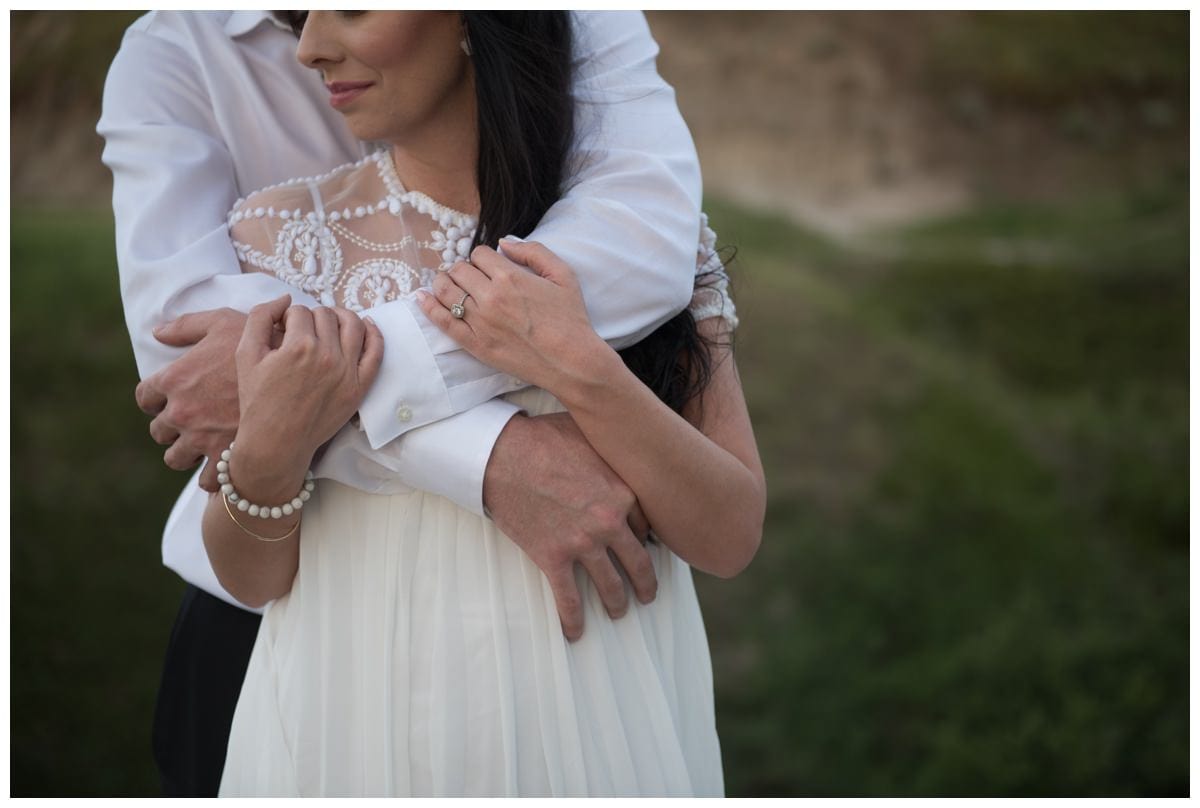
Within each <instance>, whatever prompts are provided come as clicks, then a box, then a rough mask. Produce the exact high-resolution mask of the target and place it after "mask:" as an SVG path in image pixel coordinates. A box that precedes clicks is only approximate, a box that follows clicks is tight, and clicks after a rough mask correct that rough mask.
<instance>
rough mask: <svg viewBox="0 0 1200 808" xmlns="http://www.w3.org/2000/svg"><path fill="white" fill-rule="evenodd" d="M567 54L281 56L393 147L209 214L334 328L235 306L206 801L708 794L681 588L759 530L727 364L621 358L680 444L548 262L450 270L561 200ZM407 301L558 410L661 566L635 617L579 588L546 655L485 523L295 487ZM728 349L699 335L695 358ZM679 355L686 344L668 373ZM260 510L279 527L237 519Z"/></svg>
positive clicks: (474, 40) (715, 776)
mask: <svg viewBox="0 0 1200 808" xmlns="http://www.w3.org/2000/svg"><path fill="white" fill-rule="evenodd" d="M464 18H466V19H468V20H469V22H468V24H467V26H466V27H464V24H463V19H464ZM569 43H570V31H569V26H568V18H567V16H566V15H565V14H556V13H548V12H547V13H536V14H504V13H492V14H471V15H461V16H460V15H458V14H452V13H432V12H420V13H416V12H410V13H399V12H397V13H390V12H368V13H334V12H316V13H313V14H312V15H311V16H310V17H309V19H308V21H307V23H306V24H305V26H304V30H303V34H302V38H301V43H300V49H299V57H300V58H301V60H302V61H304V62H305V63H306V64H308V65H309V66H310V67H313V68H315V69H318V70H321V71H322V72H323V73H324V77H325V80H326V83H327V84H328V85H329V87H330V89H331V92H332V96H331V103H333V104H334V105H335V106H336V107H337V108H339V109H340V110H341V111H342V112H343V113H344V114H345V115H346V119H347V122H348V124H349V125H350V127H351V129H352V130H353V131H354V133H355V134H356V135H357V136H358V137H360V138H362V139H364V140H381V141H387V142H389V143H390V144H391V149H390V150H388V151H386V152H382V153H380V154H378V155H373V156H372V157H370V158H367V159H366V160H364V161H361V162H360V163H357V164H354V165H351V166H346V167H343V168H341V169H337V170H335V171H333V172H331V173H330V174H328V175H325V176H323V177H319V178H311V179H308V180H302V181H296V182H292V183H285V184H283V185H281V186H278V187H275V188H272V189H267V190H266V191H263V192H260V193H258V194H255V195H252V196H251V198H250V199H248V200H247V201H246V202H245V203H243V204H241V205H239V206H238V208H237V209H236V210H235V212H234V213H233V214H232V216H231V231H232V234H233V237H234V239H235V243H236V245H237V249H238V253H239V256H240V257H241V258H242V260H243V263H244V267H245V268H246V269H247V270H251V271H268V272H273V273H275V274H278V275H279V276H280V277H283V278H284V279H285V280H288V281H290V282H292V283H294V284H295V285H296V286H297V287H298V288H301V289H304V290H306V291H309V292H311V293H313V294H314V295H315V296H318V297H319V298H320V299H321V300H322V302H324V303H326V304H327V306H329V307H327V308H322V309H317V310H314V311H312V312H308V311H307V310H305V309H302V308H298V307H293V308H288V307H287V300H286V299H281V300H279V301H276V302H275V303H273V304H268V305H267V306H264V307H259V308H258V309H256V310H255V311H254V312H252V314H251V317H250V318H249V320H248V323H247V327H246V333H245V335H244V337H243V340H242V345H241V346H240V348H239V351H238V357H237V360H238V375H239V399H240V402H241V408H242V413H241V422H240V426H239V431H238V437H237V440H236V441H235V447H231V451H230V453H229V455H228V459H227V462H226V465H225V467H224V469H223V473H224V475H225V476H224V479H223V482H224V483H225V485H226V486H227V488H226V490H225V493H226V496H215V497H213V499H212V501H211V502H210V503H209V506H208V509H207V511H206V513H205V517H204V532H205V543H206V547H207V548H208V551H209V555H210V558H211V559H212V561H213V566H214V568H215V569H216V571H217V573H218V576H219V577H220V578H221V582H222V584H223V585H225V586H226V588H227V589H229V591H230V592H231V593H233V594H234V595H235V596H237V597H239V598H240V599H244V600H245V601H246V602H248V603H264V602H267V601H272V600H273V601H274V602H273V603H271V605H270V607H269V609H268V610H267V613H266V615H265V617H264V622H263V627H262V629H261V631H260V633H259V638H258V642H257V644H256V647H255V650H254V654H253V657H252V659H251V663H250V669H249V671H248V672H247V676H246V684H245V686H244V688H243V692H242V697H241V700H240V701H239V705H238V710H237V714H236V715H235V718H234V726H233V730H232V734H231V738H230V746H229V752H228V757H227V761H226V768H225V777H224V781H223V784H222V793H226V794H241V793H266V794H529V795H532V794H719V793H721V791H722V782H721V772H720V755H719V748H718V745H717V739H716V734H715V727H714V725H713V706H712V684H711V673H710V665H709V660H708V650H707V645H706V641H705V638H704V630H703V623H702V621H701V619H700V614H699V609H698V606H697V604H696V598H695V593H694V590H693V589H692V584H691V577H690V570H689V568H688V566H687V563H685V561H686V562H690V563H692V564H694V565H696V566H699V567H701V568H702V569H708V570H710V571H714V572H717V573H719V574H733V573H735V572H736V571H738V570H739V569H740V568H741V567H742V566H744V565H745V563H747V562H748V560H749V557H750V556H751V555H752V554H753V551H754V548H755V547H756V546H757V541H758V533H759V531H760V530H761V519H762V501H763V484H762V472H761V467H760V466H759V464H758V458H757V452H756V450H755V449H754V444H753V436H752V433H751V432H750V427H749V420H748V418H747V417H746V413H745V405H744V403H743V401H742V397H741V391H740V386H739V385H738V382H737V377H736V371H735V370H734V367H733V363H732V361H731V359H730V358H729V357H728V356H727V350H728V349H727V347H725V346H722V345H720V344H714V345H712V346H711V348H710V350H711V354H710V353H707V352H705V351H703V350H700V344H699V342H698V340H697V339H696V334H695V327H694V326H692V325H690V324H691V323H692V322H693V321H692V320H691V315H689V314H687V313H684V314H683V315H681V316H680V317H679V318H676V320H675V321H673V324H672V325H671V326H670V327H668V328H666V329H665V330H663V331H661V332H660V333H659V334H658V335H656V337H655V339H656V340H658V342H657V343H655V342H653V341H652V342H648V343H644V344H643V346H642V347H641V348H640V349H639V351H640V356H633V357H630V360H631V364H634V365H636V366H639V367H640V368H641V369H642V370H643V375H644V376H645V377H646V378H648V379H650V380H652V381H654V380H655V379H654V377H655V376H663V375H664V373H662V372H657V371H666V374H665V375H666V377H667V378H666V381H665V382H663V383H662V384H657V385H656V389H657V390H658V391H659V392H661V393H664V394H668V395H669V396H671V395H673V396H674V398H676V399H677V401H676V403H677V404H678V405H679V406H680V407H681V408H683V409H684V412H685V414H686V415H687V416H689V418H691V419H692V421H693V422H694V423H696V424H697V425H699V426H700V427H701V428H702V429H703V433H702V432H700V431H697V429H696V428H695V427H694V426H692V424H690V423H688V421H686V420H684V419H683V418H682V417H680V416H679V415H677V414H676V413H674V412H672V411H671V410H670V409H669V408H668V407H667V406H666V405H665V404H664V403H663V402H662V401H660V400H659V399H658V398H656V397H655V396H654V394H653V393H651V392H650V391H649V390H648V388H646V387H645V386H644V385H642V384H641V382H639V381H638V379H637V378H636V377H634V376H633V375H632V374H631V373H630V372H629V371H628V370H626V369H625V366H624V364H622V363H620V362H619V361H614V358H615V356H616V355H615V354H613V353H612V351H611V350H610V349H609V348H608V347H607V346H606V345H604V343H603V342H600V341H599V340H598V339H597V338H596V336H595V334H594V332H592V331H591V329H590V326H589V325H588V322H587V317H586V310H585V309H584V306H583V301H582V299H581V297H580V295H579V292H578V289H577V288H576V287H575V285H574V283H573V278H572V277H571V274H570V271H569V269H568V268H566V267H565V266H562V265H561V264H560V263H559V262H557V261H556V259H554V257H553V256H552V255H549V254H548V253H545V252H543V251H542V250H541V249H540V248H539V247H538V246H537V245H532V244H522V243H519V242H512V241H509V242H507V243H506V244H505V245H504V247H503V250H504V253H505V255H501V254H500V253H498V252H496V251H495V250H492V249H490V248H489V247H486V246H480V247H477V248H476V249H474V250H472V247H473V246H474V245H476V244H487V243H491V244H495V243H496V242H497V237H498V236H501V235H505V234H508V233H524V232H528V231H529V230H530V229H531V228H532V226H533V225H534V224H535V223H536V222H537V221H538V220H539V219H540V218H541V216H542V215H543V214H544V213H545V210H546V209H547V208H548V207H549V205H550V204H551V203H552V202H553V201H554V200H555V199H556V198H557V196H558V194H559V193H560V192H561V186H562V184H563V181H564V179H566V176H565V175H566V155H567V148H568V145H569V143H570V141H571V138H570V122H571V120H572V110H571V103H570V97H569V95H568V92H567V88H568V86H569V82H568V77H569V65H570V61H569ZM498 78H499V79H500V80H499V81H498V80H497V79H498ZM506 126H507V127H508V129H507V130H506V128H505V127H506ZM514 131H515V132H516V133H517V135H519V137H518V138H516V139H515V140H514V138H513V137H512V136H511V135H512V134H513V132H514ZM532 157H536V158H538V159H531V158H532ZM435 200H436V201H435ZM703 255H704V258H705V262H704V263H706V264H707V263H708V262H709V260H710V259H712V257H713V256H712V253H711V245H709V247H708V249H706V250H705V251H704V253H703ZM506 256H507V257H506ZM468 257H470V258H471V262H470V263H468V262H466V260H465V259H467V258H468ZM510 259H514V260H515V261H517V262H519V263H522V264H527V265H529V266H530V267H532V268H534V269H535V270H537V272H538V273H540V274H539V275H535V274H532V273H529V272H527V271H526V270H524V269H521V268H520V267H519V266H518V265H517V264H516V263H513V261H512V260H510ZM439 270H442V271H441V272H439ZM429 286H432V288H433V290H434V293H435V294H436V298H435V297H434V296H426V297H424V298H422V301H421V305H422V308H423V309H424V310H425V311H426V313H427V314H428V315H429V316H430V317H431V319H433V320H434V322H436V323H438V324H439V325H441V326H442V327H443V328H444V329H445V330H447V333H449V334H451V335H452V336H454V337H455V338H456V339H459V341H460V342H461V343H462V344H463V347H464V348H467V349H468V350H470V351H471V352H473V353H475V354H476V355H477V356H478V357H480V358H481V359H483V360H484V361H487V362H489V363H491V364H494V365H495V366H497V367H499V368H501V369H503V370H505V371H506V372H510V373H513V374H514V375H517V376H519V377H520V378H523V379H525V380H527V381H529V382H531V383H533V384H535V385H538V387H535V388H530V389H527V390H524V391H521V392H520V393H518V394H514V395H513V396H512V398H513V400H516V401H518V402H519V403H521V404H522V405H523V406H525V407H526V409H527V410H528V411H529V412H531V413H540V412H549V411H551V410H556V409H561V408H562V404H566V405H568V407H569V408H570V410H571V414H572V416H573V417H574V419H575V422H576V423H578V427H579V428H580V429H581V430H582V431H583V432H584V434H585V435H586V436H587V437H588V439H589V441H590V442H591V443H592V444H593V446H594V447H595V448H596V449H597V451H598V452H599V453H600V454H601V456H603V457H604V458H605V460H606V461H607V462H608V463H609V464H610V465H612V466H613V468H614V470H616V471H617V473H618V474H620V475H621V476H622V478H623V479H625V480H626V482H627V483H628V484H629V485H630V486H631V487H632V488H633V490H634V491H635V492H636V494H637V496H638V498H639V501H640V503H641V505H642V508H643V510H644V511H645V513H646V515H647V517H648V519H649V522H650V525H651V526H652V528H653V530H654V532H655V535H656V536H657V538H658V539H659V540H660V542H654V543H652V544H651V545H650V549H651V556H652V558H653V562H654V564H655V570H656V573H657V576H658V581H659V590H658V595H657V598H656V599H655V600H654V602H653V603H650V604H646V605H642V606H638V607H635V608H634V609H632V610H631V611H630V612H629V613H628V614H626V615H625V616H624V617H623V618H621V619H619V620H615V621H611V622H609V621H607V620H601V619H599V618H600V616H601V615H602V614H603V608H604V606H603V603H602V600H601V597H600V595H599V594H598V592H597V590H596V589H595V588H592V587H590V585H589V584H588V583H587V581H586V580H584V579H583V578H582V577H581V578H580V580H579V583H580V585H581V591H585V592H587V595H585V601H586V602H585V604H584V605H585V610H587V611H588V612H590V613H592V615H594V616H593V617H592V619H590V620H589V621H588V625H589V629H588V631H587V632H586V633H585V634H584V636H583V638H582V639H580V640H579V641H578V642H576V643H573V644H568V643H566V642H565V640H564V639H563V637H562V634H561V632H560V630H559V626H558V620H557V614H556V610H555V606H554V601H553V597H552V594H551V591H550V589H549V585H548V583H547V581H546V580H545V578H544V576H542V575H541V573H540V571H539V570H538V569H537V568H536V567H535V566H533V564H532V563H531V562H530V561H529V560H528V558H526V557H525V556H524V555H523V554H522V553H521V552H520V551H519V550H518V549H517V548H516V547H515V546H514V545H513V544H512V543H511V542H509V541H508V540H507V539H506V538H505V537H503V536H502V535H500V534H499V533H497V531H496V530H495V528H494V527H493V526H492V524H491V523H490V522H489V521H487V520H484V519H480V518H478V517H475V516H473V515H471V514H469V513H467V512H465V511H462V510H460V509H459V508H457V507H455V506H453V505H452V504H451V503H449V502H448V501H446V500H444V499H441V498H439V497H436V496H432V495H426V494H422V493H414V494H408V495H400V496H389V497H382V496H369V495H365V494H362V493H360V492H357V491H354V490H352V489H348V488H345V487H342V486H339V485H337V484H336V483H322V485H321V487H320V488H319V489H316V490H312V486H311V485H309V484H307V483H305V481H304V480H305V469H306V468H307V467H308V466H309V464H310V463H311V462H312V458H313V456H314V455H315V453H316V452H317V451H318V449H319V447H320V446H321V445H322V444H323V443H324V442H325V441H327V440H328V439H329V438H330V437H332V435H333V434H334V433H335V432H336V431H337V430H338V429H339V428H341V425H342V424H344V423H345V422H346V420H347V419H348V418H350V417H351V415H352V414H353V412H354V411H355V410H356V409H357V407H358V404H359V402H360V401H361V399H362V395H363V394H364V392H365V390H366V389H367V388H368V387H369V386H370V383H371V380H372V378H373V376H374V373H375V371H376V369H377V367H378V364H379V361H380V356H381V354H382V350H383V347H382V344H381V338H380V336H379V334H378V332H377V330H376V329H374V327H373V326H372V324H370V323H369V322H368V323H364V322H363V321H361V320H360V319H359V318H358V316H357V315H356V314H354V313H353V311H354V310H355V309H361V308H366V307H367V306H369V305H372V304H374V303H376V302H379V301H382V300H388V299H394V298H396V297H400V296H405V295H413V294H416V293H417V291H418V290H420V289H422V288H423V287H429ZM714 295H715V299H716V300H717V302H718V311H719V310H720V309H719V304H720V301H721V300H722V299H723V297H722V291H721V289H720V287H714V288H712V289H710V290H709V294H708V297H710V298H711V297H713V296H714ZM702 297H703V295H702ZM729 313H730V315H731V310H730V312H729ZM723 322H726V321H724V320H722V318H720V317H709V318H705V320H704V322H703V323H701V330H702V331H703V332H706V333H709V334H713V335H715V336H717V337H718V338H719V337H720V336H721V334H722V328H724V326H722V325H721V323H723ZM678 345H689V346H691V350H690V351H686V352H685V353H684V354H683V355H682V356H683V359H682V360H679V359H678V358H679V357H680V353H679V351H678V350H676V347H677V346H678ZM636 353H638V352H636V351H635V354H636ZM677 360H678V361H677ZM707 361H711V372H705V365H706V362H707ZM681 362H682V366H681ZM672 369H676V370H677V371H678V372H676V373H675V374H674V375H675V378H671V373H670V371H671V370H672ZM596 380H599V381H600V382H601V383H602V384H603V385H604V388H603V389H604V392H605V396H606V397H607V401H606V402H601V404H602V406H596V399H597V397H596V396H595V395H594V389H595V388H594V383H595V381H596ZM691 382H696V383H699V384H702V385H703V389H702V391H701V392H700V393H699V394H698V395H696V396H691V395H689V393H690V392H691V391H690V389H689V388H692V387H695V386H697V385H696V384H691ZM705 382H706V383H705ZM555 395H557V396H559V397H560V399H561V403H560V402H559V401H557V400H556V399H555V397H554V396H555ZM346 428H354V427H353V426H348V427H346ZM250 503H255V504H253V505H251V504H250ZM260 506H267V507H268V508H269V512H270V513H271V515H272V516H273V517H274V518H258V517H257V516H254V514H256V513H258V512H259V510H260ZM272 506H273V507H272ZM301 516H303V552H302V553H301V552H300V548H301V545H300V539H301ZM247 534H250V536H252V537H253V538H250V537H248V536H247ZM609 583H610V584H611V583H612V582H609ZM616 583H617V584H621V582H620V581H617V582H616ZM601 586H604V584H603V583H602V584H601Z"/></svg>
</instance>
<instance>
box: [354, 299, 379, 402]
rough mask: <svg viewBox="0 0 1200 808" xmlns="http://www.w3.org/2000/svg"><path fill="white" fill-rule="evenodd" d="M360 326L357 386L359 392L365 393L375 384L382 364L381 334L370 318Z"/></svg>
mask: <svg viewBox="0 0 1200 808" xmlns="http://www.w3.org/2000/svg"><path fill="white" fill-rule="evenodd" d="M355 319H357V318H355ZM362 324H363V329H364V334H363V352H362V356H360V357H359V358H358V386H359V389H360V390H363V391H366V390H368V389H370V387H371V385H372V384H374V383H375V376H376V375H378V373H379V365H380V364H381V363H382V362H383V332H382V331H380V330H379V326H377V325H375V321H374V320H372V319H371V318H370V317H368V318H366V320H365V321H364V322H363V323H362Z"/></svg>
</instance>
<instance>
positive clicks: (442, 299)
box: [433, 272, 486, 320]
mask: <svg viewBox="0 0 1200 808" xmlns="http://www.w3.org/2000/svg"><path fill="white" fill-rule="evenodd" d="M473 280H475V279H473ZM485 283H486V281H485ZM476 291H479V289H478V286H477V287H476ZM469 295H470V290H468V289H464V288H463V287H461V286H459V285H458V282H457V280H456V279H455V278H454V276H453V275H451V274H450V273H449V272H439V273H438V274H437V276H436V277H435V278H434V279H433V296H434V297H435V298H437V301H438V303H441V304H442V308H444V309H445V310H446V311H447V312H448V313H449V312H453V311H454V307H455V306H462V307H463V312H464V316H463V317H455V318H454V319H456V320H465V319H467V317H469V316H470V312H471V309H472V308H473V307H475V306H478V305H479V301H477V300H471V298H470V297H469Z"/></svg>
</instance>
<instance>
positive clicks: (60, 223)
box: [11, 212, 184, 796]
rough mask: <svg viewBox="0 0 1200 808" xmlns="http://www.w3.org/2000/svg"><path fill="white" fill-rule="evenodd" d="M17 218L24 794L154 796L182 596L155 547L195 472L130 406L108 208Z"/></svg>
mask: <svg viewBox="0 0 1200 808" xmlns="http://www.w3.org/2000/svg"><path fill="white" fill-rule="evenodd" d="M11 225H12V227H11V233H12V254H11V263H12V266H13V267H14V268H19V270H18V271H16V272H13V273H12V275H11V279H12V280H11V283H12V288H11V292H12V301H13V307H12V334H11V335H12V346H13V347H12V391H13V399H12V452H13V454H12V458H13V468H14V471H15V472H16V473H14V474H13V477H12V489H11V495H12V540H11V553H12V556H11V562H12V567H11V569H12V574H11V593H12V594H11V597H12V605H13V608H12V618H11V643H12V645H11V652H12V659H13V663H14V664H13V667H12V672H11V687H12V689H11V721H12V730H11V731H12V736H11V737H12V758H11V777H12V780H11V783H12V786H11V787H12V793H13V794H14V795H43V794H53V795H58V796H70V795H117V794H122V795H124V794H153V793H156V792H157V775H156V774H155V771H154V767H153V762H152V760H151V756H150V716H151V714H152V710H153V703H154V695H155V692H156V690H157V687H158V674H159V670H160V664H161V660H162V654H163V651H164V649H165V648H166V641H167V637H168V635H169V633H170V630H171V623H172V620H173V618H174V611H175V608H176V606H177V605H178V598H179V595H180V594H181V592H182V585H181V584H180V582H179V581H178V579H176V578H175V577H174V576H173V575H171V574H170V573H168V572H167V571H166V570H164V569H163V567H162V565H161V563H160V560H159V550H158V546H159V538H160V537H161V535H162V526H163V524H164V523H165V521H166V516H167V513H168V512H169V510H170V507H171V504H172V502H173V501H174V496H175V494H177V493H178V490H179V488H180V487H181V486H182V485H183V483H184V479H183V477H182V476H181V475H178V474H175V473H172V472H170V471H168V470H167V469H166V468H165V467H164V466H163V465H162V462H161V452H160V450H159V448H158V447H157V446H156V445H155V444H154V443H153V442H152V441H151V440H150V439H149V435H148V433H147V431H146V425H147V423H146V419H145V417H144V416H143V415H142V414H141V413H140V412H139V411H138V410H137V408H136V407H135V406H134V404H133V388H134V385H135V384H136V383H137V373H136V371H135V369H134V365H133V355H132V352H131V351H130V348H129V338H128V336H127V334H126V332H125V327H124V320H123V318H122V314H121V304H120V298H119V293H118V290H117V280H116V269H115V261H114V258H113V235H112V222H111V216H106V215H102V214H34V213H29V212H18V213H15V214H14V215H13V218H12V222H11Z"/></svg>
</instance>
